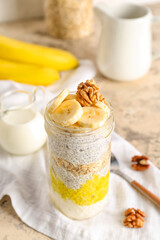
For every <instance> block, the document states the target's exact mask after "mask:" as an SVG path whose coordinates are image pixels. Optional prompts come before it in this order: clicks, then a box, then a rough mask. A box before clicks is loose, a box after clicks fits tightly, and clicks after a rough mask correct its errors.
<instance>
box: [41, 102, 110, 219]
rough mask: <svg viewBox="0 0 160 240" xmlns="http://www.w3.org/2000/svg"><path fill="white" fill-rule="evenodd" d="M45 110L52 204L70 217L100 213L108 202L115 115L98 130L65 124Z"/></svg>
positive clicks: (84, 216)
mask: <svg viewBox="0 0 160 240" xmlns="http://www.w3.org/2000/svg"><path fill="white" fill-rule="evenodd" d="M51 104H52V101H51V102H50V103H49V104H48V105H47V108H46V112H45V128H46V131H47V133H48V152H49V169H50V170H49V172H50V173H49V182H50V196H51V199H52V201H53V204H54V205H55V207H56V208H57V209H59V210H60V211H61V212H62V213H63V214H64V215H66V216H67V217H69V218H71V219H76V220H82V219H87V218H89V217H92V216H94V215H96V214H97V213H99V212H100V211H101V210H102V209H103V207H104V205H105V204H106V202H107V198H108V188H109V172H110V156H111V134H112V131H113V129H114V115H113V110H112V107H111V106H110V109H111V115H110V117H109V119H108V120H107V121H106V122H105V124H104V125H103V126H102V127H100V128H98V129H84V128H79V127H78V126H77V127H76V124H75V126H74V128H71V127H68V128H67V127H62V126H59V125H57V124H55V123H54V122H53V121H52V120H51V118H50V115H49V113H48V109H49V107H50V105H51Z"/></svg>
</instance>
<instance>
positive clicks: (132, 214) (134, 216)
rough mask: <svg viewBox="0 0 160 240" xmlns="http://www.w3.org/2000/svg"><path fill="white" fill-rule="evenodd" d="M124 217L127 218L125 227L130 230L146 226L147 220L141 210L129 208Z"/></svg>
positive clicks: (124, 222)
mask: <svg viewBox="0 0 160 240" xmlns="http://www.w3.org/2000/svg"><path fill="white" fill-rule="evenodd" d="M124 216H125V217H126V218H125V219H124V221H123V224H124V226H126V227H130V228H141V227H143V226H144V222H145V220H144V219H143V217H145V216H146V215H145V213H144V212H143V211H141V210H140V209H137V210H136V209H135V208H128V209H127V210H126V211H125V212H124Z"/></svg>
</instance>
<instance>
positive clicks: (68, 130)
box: [44, 92, 114, 136]
mask: <svg viewBox="0 0 160 240" xmlns="http://www.w3.org/2000/svg"><path fill="white" fill-rule="evenodd" d="M70 93H71V94H75V92H70ZM55 98H56V97H55ZM55 98H53V99H52V100H51V101H49V102H48V104H47V106H46V110H45V114H44V119H45V121H46V122H47V123H48V124H49V125H50V126H51V127H52V128H54V129H56V130H57V131H59V132H63V133H64V134H73V135H79V136H80V135H84V136H85V135H88V134H94V133H95V134H96V133H99V132H100V131H103V129H104V128H105V126H107V125H108V123H109V122H110V121H112V125H113V126H112V129H111V132H112V131H113V130H114V111H113V107H112V104H111V103H110V102H108V101H107V104H108V105H109V108H110V116H109V117H108V118H107V120H106V121H105V123H104V124H103V125H102V126H101V127H99V128H94V129H93V128H83V127H82V128H81V131H80V129H79V128H78V129H72V128H68V127H64V126H61V125H59V124H57V123H55V122H54V121H53V120H52V119H51V117H50V114H49V112H48V109H49V107H50V105H51V103H52V102H53V101H54V99H55ZM82 131H83V132H82ZM111 132H110V133H111Z"/></svg>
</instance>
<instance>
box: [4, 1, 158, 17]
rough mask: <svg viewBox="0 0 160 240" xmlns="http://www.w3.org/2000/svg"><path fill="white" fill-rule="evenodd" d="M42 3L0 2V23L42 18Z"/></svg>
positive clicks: (140, 2) (141, 2) (138, 2)
mask: <svg viewBox="0 0 160 240" xmlns="http://www.w3.org/2000/svg"><path fill="white" fill-rule="evenodd" d="M68 1H69V0H68ZM79 1H80V0H79ZM44 2H45V0H0V22H5V21H13V20H17V19H23V18H31V17H40V16H43V8H44ZM93 2H94V4H96V3H98V2H107V3H120V2H134V3H137V4H144V3H154V2H160V0H93Z"/></svg>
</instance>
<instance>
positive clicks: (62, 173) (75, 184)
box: [50, 153, 110, 190]
mask: <svg viewBox="0 0 160 240" xmlns="http://www.w3.org/2000/svg"><path fill="white" fill-rule="evenodd" d="M106 158H107V159H106V160H107V165H106V167H104V168H103V169H101V170H100V171H99V172H97V173H96V175H99V176H105V175H106V174H107V173H108V171H109V169H110V153H109V154H108V156H106ZM50 165H51V166H52V167H53V169H54V172H55V173H56V176H57V177H58V178H59V179H60V180H61V181H62V182H63V183H64V184H65V186H66V187H67V188H71V189H74V190H75V189H79V188H81V186H82V185H83V184H85V183H86V181H87V180H90V179H92V178H93V175H94V174H95V173H93V174H92V173H89V174H86V175H79V176H74V175H73V174H72V173H71V172H69V171H67V170H66V169H65V168H63V167H60V166H57V165H56V164H55V160H54V159H52V158H50Z"/></svg>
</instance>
